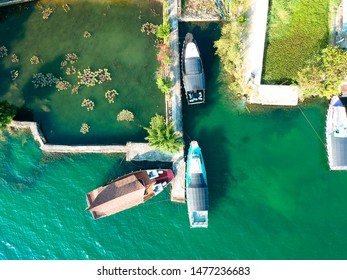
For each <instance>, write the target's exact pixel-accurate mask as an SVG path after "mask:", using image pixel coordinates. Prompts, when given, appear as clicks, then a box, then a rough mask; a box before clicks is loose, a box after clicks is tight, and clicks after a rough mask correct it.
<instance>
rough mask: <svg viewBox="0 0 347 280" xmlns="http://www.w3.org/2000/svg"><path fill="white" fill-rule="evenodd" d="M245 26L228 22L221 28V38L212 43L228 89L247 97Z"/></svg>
mask: <svg viewBox="0 0 347 280" xmlns="http://www.w3.org/2000/svg"><path fill="white" fill-rule="evenodd" d="M244 33H245V24H244V23H239V22H237V21H233V22H228V23H226V24H224V26H223V28H222V35H221V38H220V39H219V40H218V41H216V42H215V43H214V46H215V47H216V48H217V51H216V54H217V55H218V56H219V57H220V59H221V62H222V67H223V76H224V78H225V80H226V82H227V84H228V86H229V88H230V90H231V91H232V92H234V93H236V94H242V95H247V94H248V93H249V91H250V88H249V86H248V85H247V83H246V79H245V68H244V61H243V60H244V47H243V43H242V39H241V37H242V34H244Z"/></svg>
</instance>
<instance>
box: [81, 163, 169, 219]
mask: <svg viewBox="0 0 347 280" xmlns="http://www.w3.org/2000/svg"><path fill="white" fill-rule="evenodd" d="M173 178H174V174H173V172H172V170H171V169H150V170H140V171H136V172H132V173H130V174H126V175H124V176H122V177H119V178H117V179H116V180H113V181H111V182H109V183H108V184H106V185H104V186H101V187H99V188H97V189H95V190H93V191H91V192H89V193H87V194H86V200H87V205H88V207H87V209H86V210H88V211H90V213H91V214H92V217H93V218H94V219H99V218H103V217H107V216H110V215H113V214H115V213H118V212H121V211H124V210H126V209H129V208H132V207H134V206H137V205H139V204H142V203H144V202H146V201H147V200H149V199H150V198H152V197H153V196H156V195H158V194H159V193H160V192H162V191H163V190H164V188H166V187H167V186H168V184H169V183H170V182H171V180H172V179H173Z"/></svg>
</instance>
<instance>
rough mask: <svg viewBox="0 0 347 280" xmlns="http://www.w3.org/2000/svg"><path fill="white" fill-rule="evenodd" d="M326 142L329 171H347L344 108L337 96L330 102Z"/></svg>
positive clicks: (346, 129) (346, 137)
mask: <svg viewBox="0 0 347 280" xmlns="http://www.w3.org/2000/svg"><path fill="white" fill-rule="evenodd" d="M326 141H327V152H328V160H329V167H330V169H331V170H347V115H346V108H345V106H344V105H343V104H342V102H341V100H340V98H339V97H337V96H333V97H332V98H331V101H330V105H329V109H328V114H327V123H326Z"/></svg>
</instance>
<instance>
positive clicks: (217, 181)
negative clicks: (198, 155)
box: [186, 126, 237, 211]
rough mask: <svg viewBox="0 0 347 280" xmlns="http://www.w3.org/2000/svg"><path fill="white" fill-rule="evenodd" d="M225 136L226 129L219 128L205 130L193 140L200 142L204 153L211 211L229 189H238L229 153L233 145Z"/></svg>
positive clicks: (187, 146)
mask: <svg viewBox="0 0 347 280" xmlns="http://www.w3.org/2000/svg"><path fill="white" fill-rule="evenodd" d="M224 135H225V131H224V128H223V127H222V126H219V127H212V128H205V129H204V130H202V131H201V132H200V133H199V134H198V135H196V137H194V139H192V140H197V141H198V143H199V146H200V148H201V151H202V156H203V159H204V163H205V167H206V174H207V182H208V190H209V191H208V192H209V209H210V211H214V209H216V208H217V206H218V204H219V201H220V200H222V199H223V198H224V197H225V195H226V194H227V192H228V189H230V188H236V185H237V179H236V178H235V177H234V176H233V171H232V168H231V164H230V163H231V161H232V158H231V153H230V152H229V148H230V147H231V143H230V141H229V139H228V138H227V137H225V136H224ZM216 147H218V150H216ZM188 148H189V142H187V143H186V149H188ZM186 153H187V151H186Z"/></svg>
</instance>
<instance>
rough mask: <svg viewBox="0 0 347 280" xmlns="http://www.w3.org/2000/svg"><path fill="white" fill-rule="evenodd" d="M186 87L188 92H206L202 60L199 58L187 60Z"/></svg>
mask: <svg viewBox="0 0 347 280" xmlns="http://www.w3.org/2000/svg"><path fill="white" fill-rule="evenodd" d="M185 72H186V75H185V76H184V77H183V78H184V87H185V89H186V91H194V90H204V89H205V75H204V73H203V71H202V65H201V60H200V58H198V57H191V58H186V59H185Z"/></svg>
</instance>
